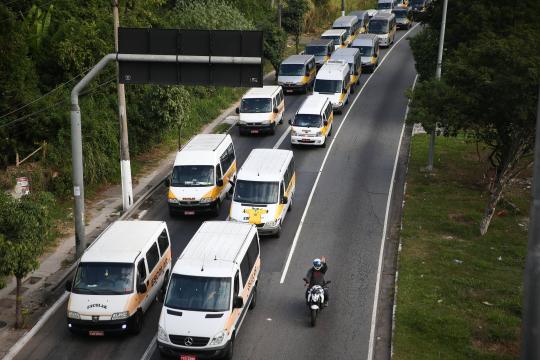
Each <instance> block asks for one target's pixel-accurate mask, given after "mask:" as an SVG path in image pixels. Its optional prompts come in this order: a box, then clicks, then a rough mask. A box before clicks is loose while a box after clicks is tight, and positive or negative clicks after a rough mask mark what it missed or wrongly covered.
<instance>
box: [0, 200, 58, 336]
mask: <svg viewBox="0 0 540 360" xmlns="http://www.w3.org/2000/svg"><path fill="white" fill-rule="evenodd" d="M52 205H53V200H52V196H51V195H50V194H49V193H37V194H32V195H28V196H23V197H22V198H21V199H14V198H12V197H11V196H10V195H8V194H6V193H4V192H0V273H1V274H3V275H6V276H8V275H13V276H15V279H16V281H17V289H16V298H15V299H16V300H15V319H16V322H15V327H17V328H20V327H21V326H22V325H23V320H22V311H21V310H22V307H21V305H22V297H21V286H22V280H23V278H24V277H25V276H26V275H28V274H29V273H30V272H31V271H33V270H35V269H36V268H37V267H38V265H39V262H38V258H39V256H40V255H41V254H42V252H43V250H44V247H45V245H46V244H47V243H48V242H49V241H50V238H51V231H52V227H53V221H52V217H51V207H52Z"/></svg>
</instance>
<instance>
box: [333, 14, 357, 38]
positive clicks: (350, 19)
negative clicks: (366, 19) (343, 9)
mask: <svg viewBox="0 0 540 360" xmlns="http://www.w3.org/2000/svg"><path fill="white" fill-rule="evenodd" d="M332 28H333V29H343V30H345V31H346V33H345V36H344V37H345V46H348V45H349V44H350V43H351V42H352V41H353V40H354V39H355V38H356V35H358V31H359V30H360V23H359V22H358V18H357V17H356V16H348V15H347V16H340V17H338V18H337V19H336V20H335V21H334V23H333V24H332Z"/></svg>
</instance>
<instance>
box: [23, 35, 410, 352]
mask: <svg viewBox="0 0 540 360" xmlns="http://www.w3.org/2000/svg"><path fill="white" fill-rule="evenodd" d="M415 32H416V29H415V30H412V32H411V33H410V34H409V35H412V34H414V33H415ZM404 34H405V32H404V31H401V32H399V33H398V36H396V42H398V41H399V43H397V44H395V45H393V46H392V47H390V49H388V50H383V51H382V54H381V60H382V59H384V60H382V64H381V65H380V66H379V68H378V70H377V71H376V72H375V73H374V74H373V75H371V77H370V74H364V75H362V76H361V79H360V86H364V85H365V86H364V87H363V88H362V90H360V87H358V88H357V91H356V93H355V94H354V95H353V96H352V97H351V101H350V103H349V105H348V107H347V108H346V109H345V111H344V113H343V114H342V115H338V116H337V117H336V118H335V119H336V120H335V122H334V130H333V135H332V137H333V143H332V145H331V146H327V148H326V149H324V148H305V149H304V148H301V149H297V148H295V149H294V156H295V163H296V174H297V188H296V189H297V190H296V193H295V198H294V204H293V210H292V211H291V212H290V213H289V214H288V216H287V218H286V219H285V222H284V224H283V230H282V234H281V237H280V238H263V239H262V241H261V256H262V273H261V278H260V280H259V286H258V289H259V294H258V302H257V308H256V309H254V310H253V311H250V312H249V314H248V316H247V317H246V319H245V321H244V323H243V325H242V330H241V331H240V333H239V336H238V338H237V341H236V345H235V359H312V358H323V359H366V358H367V356H368V351H369V343H370V335H371V331H372V321H371V320H372V312H373V305H374V297H375V288H376V283H377V277H378V274H377V271H378V266H379V256H380V249H381V242H382V233H383V223H384V221H385V211H386V206H387V202H388V193H389V188H390V183H391V179H392V172H393V167H394V160H395V156H396V151H397V148H398V144H399V141H400V137H401V133H402V127H403V119H404V115H405V111H406V107H407V99H406V97H405V95H404V92H405V90H406V89H407V88H409V87H410V86H412V83H413V80H414V77H415V69H414V61H413V57H412V54H411V51H410V48H409V44H408V41H407V40H406V39H403V41H400V39H401V38H402V37H403V36H404ZM387 54H388V56H386V55H387ZM368 79H369V80H368ZM366 82H367V83H366ZM303 99H304V96H303V95H290V96H287V97H286V115H285V119H289V118H291V117H292V115H293V114H294V113H295V112H296V110H297V109H298V107H299V106H300V104H301V103H302V101H303ZM234 130H236V129H233V131H231V135H232V136H233V141H234V143H235V147H236V153H237V158H238V163H239V164H240V165H241V164H242V163H243V161H244V160H245V159H246V157H247V155H248V154H249V152H250V151H251V149H253V148H258V147H259V148H260V147H264V148H272V147H275V146H278V147H279V148H282V149H290V148H291V146H290V143H289V141H288V137H286V136H285V135H284V133H285V132H287V131H288V125H286V121H285V122H284V125H282V126H280V127H279V128H278V131H277V132H276V134H275V135H274V136H265V137H239V136H238V133H237V131H234ZM280 139H283V141H282V142H281V143H280V144H279V140H280ZM165 198H166V189H165V188H163V189H160V190H159V191H157V192H156V194H154V195H153V196H152V198H151V199H150V200H149V201H148V202H147V203H146V204H145V205H143V207H144V209H145V210H147V212H146V214H145V216H144V219H148V220H166V221H167V225H168V227H169V231H170V233H171V237H172V244H173V246H172V249H173V259H174V258H175V257H176V256H178V255H179V254H180V253H181V251H182V250H183V249H184V247H185V246H186V244H187V243H188V241H189V239H190V238H191V237H192V235H193V234H194V233H195V231H196V230H197V228H198V227H199V225H200V224H201V222H202V221H204V220H205V218H204V217H192V218H171V217H169V214H168V211H167V207H166V202H165ZM308 202H309V206H308ZM227 214H228V204H224V206H223V207H222V211H221V215H220V217H219V218H220V219H225V218H226V216H227ZM301 219H303V221H302V223H301ZM300 224H301V225H302V226H301V231H298V229H299V226H300ZM293 243H294V244H295V246H293ZM321 255H325V256H326V257H327V259H328V265H329V270H328V273H327V279H330V280H332V284H331V285H330V305H329V307H328V308H327V309H325V311H323V313H322V314H321V316H320V318H319V321H318V324H317V327H316V328H311V327H310V326H309V317H308V313H307V309H306V307H305V303H304V298H303V296H304V288H303V282H302V280H301V279H302V277H303V276H304V274H305V272H306V270H307V269H308V267H309V266H310V264H311V260H312V259H313V258H314V257H319V256H321ZM288 259H289V260H288ZM287 265H288V266H287ZM285 269H286V270H287V272H286V273H285V272H284V270H285ZM160 307H161V305H160V304H159V303H157V302H156V303H154V304H153V305H152V307H151V308H150V310H149V312H148V313H147V315H146V318H145V327H144V329H143V331H142V332H141V333H140V334H139V335H138V336H125V337H110V338H87V337H80V336H74V335H71V334H70V333H69V332H68V330H67V328H66V320H65V313H66V309H65V304H64V305H63V306H62V307H60V309H59V310H58V311H57V312H56V313H54V314H53V316H52V317H51V318H50V319H49V320H48V321H47V323H46V324H45V325H44V326H43V328H42V329H41V330H40V331H39V332H37V334H36V335H35V336H34V337H33V338H32V340H31V341H30V342H29V343H28V344H26V346H25V347H24V348H23V349H22V351H21V352H20V353H19V354H18V356H17V359H78V360H83V359H100V360H102V359H139V358H141V357H142V356H143V354H145V353H146V355H148V356H147V357H148V358H152V359H159V358H160V356H159V353H158V352H157V350H156V349H155V346H153V345H152V344H153V343H154V337H155V334H156V332H157V321H158V317H159V312H160Z"/></svg>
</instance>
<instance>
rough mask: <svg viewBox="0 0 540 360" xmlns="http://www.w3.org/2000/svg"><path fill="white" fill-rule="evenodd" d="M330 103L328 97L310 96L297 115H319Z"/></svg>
mask: <svg viewBox="0 0 540 360" xmlns="http://www.w3.org/2000/svg"><path fill="white" fill-rule="evenodd" d="M328 101H329V100H328V97H327V96H324V95H319V94H314V95H309V96H308V97H306V99H305V100H304V102H303V103H302V105H300V108H299V109H298V112H297V114H314V115H319V114H320V113H321V112H322V111H323V110H324V106H325V105H326V103H327V102H328Z"/></svg>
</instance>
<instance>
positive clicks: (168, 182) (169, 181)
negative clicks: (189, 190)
mask: <svg viewBox="0 0 540 360" xmlns="http://www.w3.org/2000/svg"><path fill="white" fill-rule="evenodd" d="M163 185H165V186H166V187H169V186H171V179H169V178H168V177H167V178H166V179H165V180H163Z"/></svg>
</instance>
